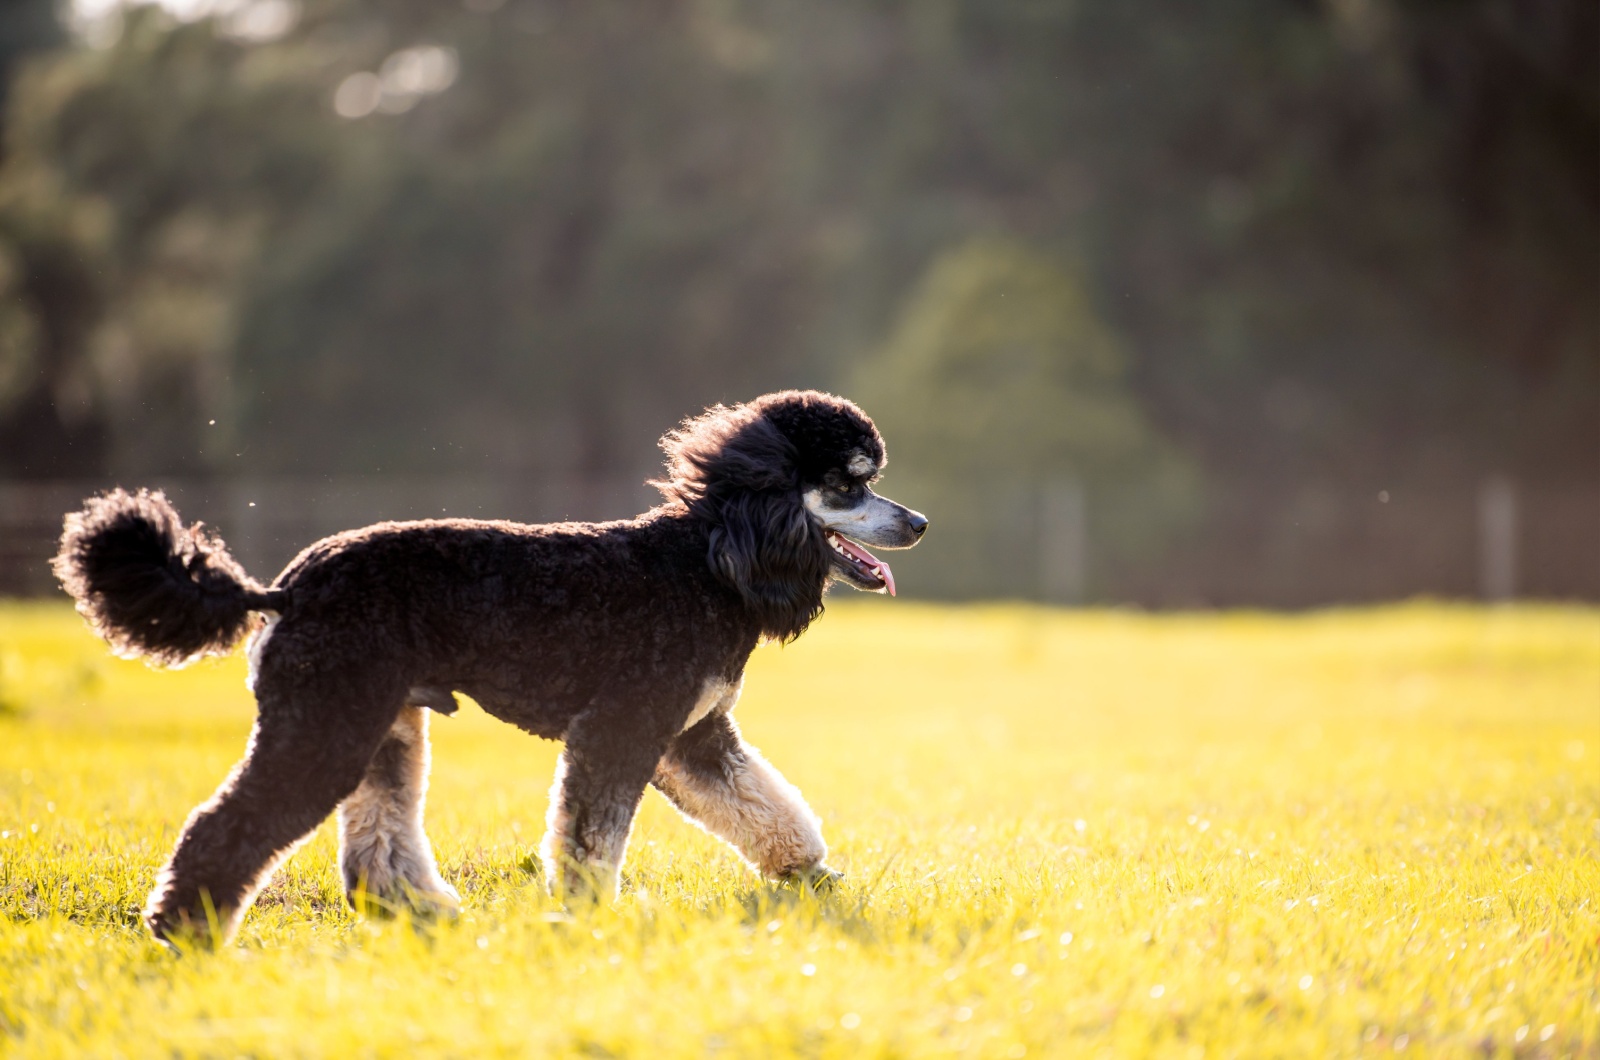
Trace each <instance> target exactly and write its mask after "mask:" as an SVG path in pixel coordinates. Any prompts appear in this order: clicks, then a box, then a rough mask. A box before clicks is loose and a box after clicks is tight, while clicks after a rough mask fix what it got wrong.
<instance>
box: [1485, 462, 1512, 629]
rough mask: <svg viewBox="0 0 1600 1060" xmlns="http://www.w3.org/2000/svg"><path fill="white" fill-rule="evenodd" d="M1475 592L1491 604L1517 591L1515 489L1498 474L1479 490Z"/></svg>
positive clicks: (1509, 481)
mask: <svg viewBox="0 0 1600 1060" xmlns="http://www.w3.org/2000/svg"><path fill="white" fill-rule="evenodd" d="M1478 590H1479V592H1480V593H1481V594H1482V596H1483V598H1484V599H1485V600H1494V601H1505V600H1510V599H1511V598H1512V597H1513V596H1515V595H1516V592H1517V490H1516V487H1515V486H1514V485H1513V484H1512V482H1511V480H1510V479H1508V478H1505V477H1504V476H1501V475H1496V476H1495V477H1494V478H1491V479H1487V480H1485V481H1484V483H1483V485H1481V486H1479V487H1478Z"/></svg>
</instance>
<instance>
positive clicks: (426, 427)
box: [0, 0, 1600, 607]
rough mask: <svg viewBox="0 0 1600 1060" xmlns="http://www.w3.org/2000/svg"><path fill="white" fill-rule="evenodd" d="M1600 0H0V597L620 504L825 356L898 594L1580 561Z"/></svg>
mask: <svg viewBox="0 0 1600 1060" xmlns="http://www.w3.org/2000/svg"><path fill="white" fill-rule="evenodd" d="M1597 54H1600V7H1597V6H1596V5H1595V4H1594V3H1593V2H1592V0H1502V2H1491V0H1477V2H1470V0H1320V2H1319V0H1215V2H1209V3H1204V4H1195V3H1179V2H1173V0H900V2H889V0H870V2H862V0H850V2H841V0H807V2H805V3H793V2H768V0H747V2H737V0H680V2H662V3H639V2H631V3H615V2H608V0H571V2H567V0H385V2H382V3H375V2H370V0H369V2H359V0H162V2H161V3H159V4H145V5H124V4H120V3H118V2H116V0H74V2H72V3H67V2H65V0H63V2H59V3H58V2H56V0H7V2H6V3H5V4H4V5H0V85H3V92H4V97H3V106H4V110H3V136H4V140H3V144H4V146H3V154H0V591H5V592H10V593H36V594H42V593H48V592H50V591H51V582H50V578H49V573H48V570H47V569H46V567H45V566H44V559H45V557H47V556H48V554H49V553H50V551H51V545H52V539H53V537H54V535H55V533H56V532H57V530H58V528H59V525H60V517H61V513H62V512H63V511H65V510H67V509H68V508H71V507H75V506H76V504H77V502H78V500H79V499H80V498H81V497H82V496H83V494H84V493H86V492H88V491H89V490H92V489H95V488H99V487H102V486H106V485H109V484H113V483H120V484H124V485H129V486H133V485H144V484H155V485H163V486H165V487H166V488H167V489H168V490H169V492H171V493H172V494H173V495H174V499H175V500H176V501H177V503H178V505H179V507H180V509H182V510H183V511H184V513H185V514H186V515H187V516H190V517H199V518H204V519H206V520H208V521H211V522H214V523H215V524H217V525H219V526H220V527H221V528H222V530H223V531H224V533H225V534H226V536H227V537H228V540H229V542H230V544H231V545H232V546H233V548H234V550H235V551H236V552H237V553H239V554H240V555H241V557H242V558H243V559H244V560H245V562H246V563H247V565H249V566H250V567H251V568H252V570H253V571H254V572H256V573H257V574H258V575H260V576H270V574H271V573H272V572H273V571H275V570H276V568H277V566H278V565H279V564H281V563H282V562H284V561H285V560H286V559H287V558H288V557H289V556H291V555H292V554H293V553H294V552H295V551H296V550H297V549H298V548H299V547H301V546H302V545H304V544H306V543H308V542H309V541H310V540H312V539H313V538H314V537H316V536H318V535H320V534H322V533H327V532H330V531H333V530H337V529H341V528H344V527H346V526H349V525H352V524H357V523H360V522H365V521H368V520H370V519H374V518H379V517H415V516H425V515H438V514H441V513H443V514H449V515H467V516H484V517H513V518H522V519H541V520H542V519H557V518H566V517H574V518H606V517H619V516H624V515H628V514H631V513H633V512H636V511H638V510H640V509H641V508H642V507H643V506H644V505H646V504H648V503H650V500H651V491H650V490H649V489H648V488H647V487H645V486H644V485H643V482H644V480H645V479H646V478H648V477H650V476H651V475H652V474H653V473H654V472H655V470H656V469H657V467H658V466H659V454H658V453H657V452H656V451H655V448H654V444H655V440H656V438H657V437H658V436H659V435H660V433H661V432H662V431H663V430H665V429H666V428H668V427H670V426H672V425H673V424H674V423H675V422H676V421H677V420H679V419H680V418H682V417H683V416H685V415H686V414H689V413H691V412H694V411H696V410H698V409H700V408H702V407H704V406H705V405H707V404H710V403H713V402H717V401H725V402H731V401H737V400H742V399H746V398H749V397H751V396H754V395H755V394H758V393H760V392H763V391H765V390H770V389H775V388H779V387H786V386H810V387H819V388H825V389H829V390H834V391H837V392H840V393H844V394H847V395H850V396H852V397H854V398H856V399H857V400H858V401H860V402H861V403H862V404H863V405H864V406H865V407H866V408H867V410H868V411H869V412H870V413H872V414H873V415H874V416H875V417H876V418H877V420H878V421H879V424H880V426H881V427H882V428H883V430H884V433H885V435H886V437H887V439H888V443H889V451H890V467H889V471H888V474H887V476H886V478H885V481H884V484H883V489H884V492H886V493H888V494H889V495H891V496H893V497H895V498H896V499H899V500H903V501H905V502H906V503H909V504H911V505H913V506H915V507H917V508H919V509H921V510H923V511H925V512H927V513H928V514H929V515H930V516H931V518H932V520H933V524H932V532H931V533H930V534H929V536H928V538H927V540H926V542H925V543H924V544H923V546H922V547H920V548H919V549H918V550H916V552H913V553H908V554H904V555H903V557H897V558H896V561H895V562H896V569H897V573H898V574H899V578H898V580H899V582H900V585H901V586H902V587H903V589H904V591H905V594H906V595H911V596H922V597H926V598H944V599H970V598H996V597H999V598H1021V599H1038V600H1045V601H1052V602H1062V603H1079V602H1084V603H1088V602H1100V603H1131V604H1140V605H1146V606H1163V607H1192V606H1223V605H1260V606H1271V607H1303V606H1314V605H1323V604H1331V603H1341V602H1355V601H1363V600H1374V599H1389V598H1398V597H1408V596H1413V595H1418V594H1429V595H1437V596H1446V597H1488V598H1495V599H1499V598H1506V597H1510V596H1536V597H1547V598H1587V599H1597V598H1600V59H1597Z"/></svg>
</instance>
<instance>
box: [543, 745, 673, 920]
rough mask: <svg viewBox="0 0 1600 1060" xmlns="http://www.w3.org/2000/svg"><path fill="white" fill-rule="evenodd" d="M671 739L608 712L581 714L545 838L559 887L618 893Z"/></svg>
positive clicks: (550, 874)
mask: <svg viewBox="0 0 1600 1060" xmlns="http://www.w3.org/2000/svg"><path fill="white" fill-rule="evenodd" d="M608 721H609V722H610V723H609V724H608ZM665 744H666V741H665V740H651V739H649V738H647V737H644V736H642V735H641V734H639V733H636V732H630V731H628V729H627V726H626V725H625V724H619V723H618V722H616V721H612V720H611V719H608V718H607V717H606V716H605V715H603V714H598V713H587V714H581V715H579V716H578V718H576V719H575V720H574V721H573V723H572V725H571V726H570V727H569V728H568V730H567V734H566V746H565V747H564V748H563V749H562V751H561V759H560V761H559V762H557V764H556V776H555V782H554V783H553V784H552V785H551V787H550V809H549V813H548V814H547V816H546V818H545V825H546V829H545V834H544V841H543V843H542V844H541V845H540V855H541V856H542V857H543V859H544V864H545V874H546V881H547V885H548V886H549V888H550V891H551V893H552V894H556V895H563V896H570V897H582V896H589V897H592V898H595V899H609V898H613V897H615V896H616V893H617V882H618V876H619V874H620V873H621V871H622V859H623V857H624V855H625V854H626V852H627V847H628V834H629V833H630V832H631V831H632V830H633V818H634V814H636V813H637V812H638V809H639V801H640V800H641V799H643V798H644V789H645V788H646V786H648V785H649V783H650V776H651V774H652V773H653V772H654V771H655V768H656V763H657V762H658V761H660V758H661V752H662V749H663V747H664V746H665Z"/></svg>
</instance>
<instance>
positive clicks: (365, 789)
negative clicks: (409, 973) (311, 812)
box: [339, 707, 461, 910]
mask: <svg viewBox="0 0 1600 1060" xmlns="http://www.w3.org/2000/svg"><path fill="white" fill-rule="evenodd" d="M428 759H429V755H428V712H427V711H426V710H423V709H421V708H418V707H404V708H402V709H401V711H400V717H399V718H397V719H396V720H395V723H394V726H393V728H391V729H390V730H389V735H388V736H387V737H386V738H385V740H384V743H383V746H382V747H380V748H379V750H378V753H377V755H376V756H375V757H374V759H373V762H372V765H371V766H369V767H368V769H367V775H366V778H365V779H364V780H362V782H361V786H360V787H359V788H357V789H356V791H355V793H354V794H353V795H351V796H350V797H349V798H348V799H346V800H345V801H344V802H343V803H342V804H340V806H339V868H340V872H341V874H342V875H343V877H344V880H345V885H346V886H347V887H349V888H350V889H351V890H352V891H353V890H354V889H355V888H356V887H357V886H359V885H361V884H363V883H364V884H365V888H366V892H367V893H368V894H370V895H373V896H374V897H377V898H381V899H383V900H384V901H387V902H395V903H401V904H421V905H423V906H424V907H432V908H433V909H444V910H450V909H455V908H457V907H458V906H459V905H460V904H461V896H460V895H458V894H457V893H456V889H455V888H454V887H451V886H450V885H449V884H448V883H446V882H445V881H444V878H443V877H442V876H440V875H439V866H438V863H437V862H435V861H434V858H433V847H432V845H431V844H430V843H429V842H428V837H427V835H426V834H425V833H424V832H423V830H422V811H423V803H424V801H425V799H426V797H427V792H428Z"/></svg>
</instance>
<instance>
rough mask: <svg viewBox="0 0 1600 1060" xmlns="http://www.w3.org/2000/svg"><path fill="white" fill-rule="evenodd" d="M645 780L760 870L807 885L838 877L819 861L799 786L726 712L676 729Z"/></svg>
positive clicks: (817, 834) (815, 824)
mask: <svg viewBox="0 0 1600 1060" xmlns="http://www.w3.org/2000/svg"><path fill="white" fill-rule="evenodd" d="M652 783H653V784H655V786H656V788H657V789H658V790H660V792H661V793H662V794H663V795H665V796H666V797H667V798H668V799H670V800H672V803H673V805H675V806H677V807H678V809H679V810H681V811H682V812H683V814H684V816H686V817H688V818H689V819H690V820H691V821H694V822H695V823H696V824H698V825H700V826H701V827H702V828H704V829H705V830H706V831H708V832H710V833H711V834H712V835H714V836H717V837H718V838H719V839H723V840H726V841H727V842H729V843H731V844H732V845H733V847H734V849H736V850H738V851H739V853H740V854H742V855H744V858H745V860H747V861H749V862H750V863H751V864H752V865H754V866H755V867H756V868H757V869H758V870H760V871H761V872H762V873H763V874H764V875H766V876H769V877H772V878H773V879H800V880H805V881H806V882H808V883H811V884H813V885H816V884H820V883H826V882H831V881H833V880H835V879H837V878H838V877H839V873H837V872H834V871H833V870H832V869H830V868H828V867H827V865H825V864H823V858H825V857H827V854H828V845H827V844H826V843H824V842H823V841H822V822H821V821H820V820H819V819H818V818H817V815H816V814H815V813H812V812H811V807H809V806H807V805H806V802H805V799H804V798H802V797H801V795H800V791H799V789H798V788H796V787H795V786H794V785H793V784H791V783H789V782H788V781H787V780H785V779H784V778H783V776H782V774H780V773H779V772H778V771H777V770H776V769H774V768H772V766H771V765H770V764H769V763H768V762H767V760H766V759H765V758H763V757H762V756H761V752H759V751H757V750H756V749H755V748H754V747H751V746H750V745H749V744H747V743H745V742H744V741H743V740H742V739H740V737H739V729H738V727H737V726H736V725H735V724H734V722H733V719H732V718H731V717H729V716H728V715H726V714H714V715H712V716H711V717H709V718H706V719H705V720H704V721H702V722H700V723H699V724H698V725H696V726H694V727H693V728H691V729H689V730H688V731H686V732H684V733H682V734H681V735H680V736H678V738H677V739H676V740H674V741H673V742H672V745H671V746H670V747H669V748H668V749H667V753H666V754H665V755H664V756H663V757H662V759H661V762H660V765H659V766H658V767H657V769H656V775H655V777H654V779H653V780H652Z"/></svg>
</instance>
